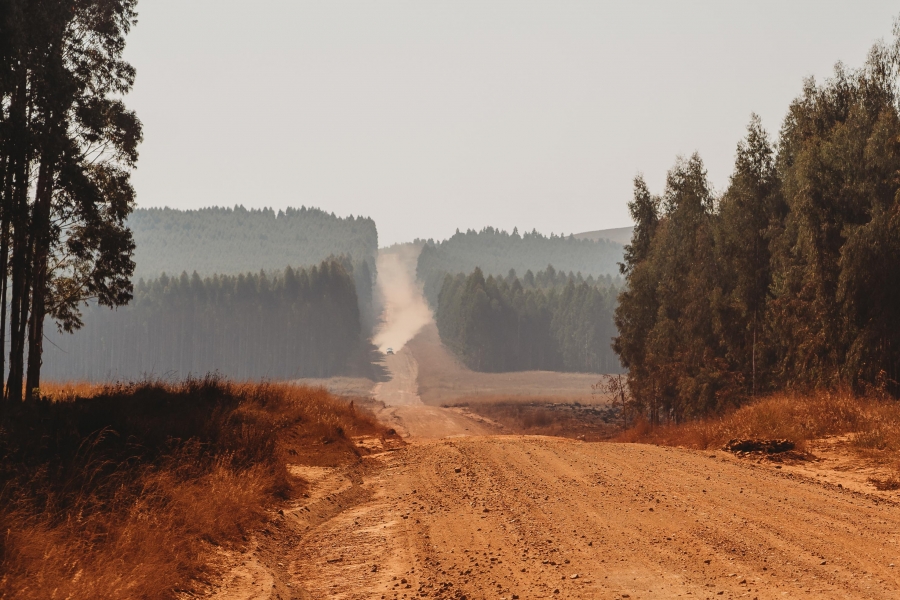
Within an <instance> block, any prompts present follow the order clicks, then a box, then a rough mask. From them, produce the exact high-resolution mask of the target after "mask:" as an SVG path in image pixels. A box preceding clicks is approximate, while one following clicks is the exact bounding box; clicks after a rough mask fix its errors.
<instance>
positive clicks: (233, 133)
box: [126, 0, 900, 246]
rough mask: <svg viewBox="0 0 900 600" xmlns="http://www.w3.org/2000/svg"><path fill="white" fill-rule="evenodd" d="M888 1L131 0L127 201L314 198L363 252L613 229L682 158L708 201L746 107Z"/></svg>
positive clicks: (882, 26) (823, 74)
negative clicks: (355, 232) (365, 242)
mask: <svg viewBox="0 0 900 600" xmlns="http://www.w3.org/2000/svg"><path fill="white" fill-rule="evenodd" d="M898 6H900V5H898V4H897V3H896V2H887V1H865V0H857V1H856V2H847V1H844V2H830V1H823V0H818V1H806V0H803V1H800V0H791V1H785V0H780V1H777V2H775V1H771V2H770V1H767V0H757V1H755V2H730V1H729V2H726V1H722V0H718V1H716V2H690V1H681V2H672V1H671V0H668V1H654V2H650V1H645V2H641V1H632V2H615V3H613V2H600V1H592V2H567V1H561V0H554V1H552V2H551V1H546V2H533V1H531V0H515V1H509V2H497V1H491V0H480V1H477V2H476V1H459V0H457V1H454V2H439V1H434V0H428V1H422V0H419V1H416V2H388V1H377V2H376V1H371V0H366V1H359V2H347V1H341V0H327V1H297V0H293V1H290V2H288V1H284V0H255V1H254V2H252V3H250V2H236V1H234V0H215V1H213V0H191V1H190V2H184V1H183V0H153V1H148V0H144V1H143V2H141V3H140V4H139V6H138V9H139V23H138V25H137V27H136V28H135V29H134V30H133V31H132V33H131V34H130V36H129V38H128V46H127V49H126V57H127V58H128V59H129V60H130V61H131V63H132V64H133V65H134V66H135V67H136V69H137V80H136V84H135V87H134V90H133V91H132V93H131V94H130V95H129V96H128V98H127V99H126V102H127V104H128V105H129V106H130V107H131V108H132V109H134V110H136V111H137V113H138V116H139V118H140V119H141V120H142V122H143V124H144V142H143V144H142V145H141V149H140V152H141V156H140V159H139V162H138V169H137V171H136V172H135V174H134V177H133V182H134V185H135V187H136V189H137V194H138V206H140V207H151V206H170V207H174V208H181V209H190V208H200V207H205V206H234V205H236V204H241V205H243V206H245V207H247V208H250V207H255V208H259V207H264V206H266V207H273V208H275V209H279V208H284V207H287V206H301V205H305V206H316V207H319V208H322V209H324V210H327V211H330V212H334V213H335V214H337V215H338V216H347V215H351V214H352V215H366V216H370V217H372V218H373V219H375V222H376V224H377V226H378V231H379V243H380V245H382V246H385V245H389V244H392V243H396V242H405V241H411V240H413V239H415V238H434V239H444V238H447V237H449V236H450V235H452V234H453V233H454V231H455V230H456V229H457V228H459V229H461V230H465V229H469V228H472V229H481V228H482V227H485V226H488V225H490V226H494V227H500V228H502V229H506V230H511V229H512V228H513V227H515V226H517V227H518V228H519V230H520V231H525V230H527V231H531V230H532V229H537V230H538V231H540V232H543V233H545V234H546V233H551V232H553V233H566V234H568V233H578V232H582V231H591V230H596V229H605V228H612V227H622V226H626V225H630V224H631V221H630V218H629V215H628V208H627V202H628V201H629V200H630V198H631V195H632V183H633V180H634V177H635V176H636V175H638V174H643V175H644V177H645V178H646V180H647V182H648V184H649V185H650V188H651V190H652V191H654V192H661V191H662V188H663V185H664V182H665V176H666V171H667V170H668V169H670V168H671V167H672V165H673V164H674V162H675V159H676V157H677V156H678V155H684V156H687V155H690V154H692V153H693V152H695V151H696V152H699V154H700V156H701V157H702V158H703V160H704V162H705V164H706V167H707V169H708V173H709V177H710V180H711V182H712V183H713V185H714V187H715V188H716V189H717V190H719V191H721V190H723V189H724V188H725V186H727V184H728V177H729V175H730V173H731V170H732V166H733V162H734V154H735V147H736V145H737V142H738V141H739V140H740V139H741V137H742V136H743V135H744V133H745V130H746V126H747V123H748V122H749V120H750V115H751V113H754V112H755V113H757V114H759V115H760V117H761V118H762V120H763V124H764V125H765V126H766V128H767V129H768V130H769V132H770V134H771V135H772V137H773V138H774V137H775V135H776V134H777V132H778V129H779V127H780V126H781V122H782V120H783V118H784V116H785V114H786V111H787V108H788V106H789V104H790V102H791V100H792V99H793V98H795V97H796V96H797V95H798V94H799V93H800V91H801V87H802V84H803V80H804V78H806V77H810V76H812V77H815V78H816V79H817V80H819V81H822V80H823V79H825V78H827V77H828V76H829V75H830V73H831V72H832V70H833V67H834V64H835V63H836V62H838V61H843V62H844V63H845V64H846V65H848V66H850V67H856V66H859V65H861V64H862V63H863V62H864V60H865V57H866V53H867V52H868V49H869V48H870V47H871V45H872V44H873V43H874V42H875V41H876V40H878V39H884V40H886V41H888V40H890V39H891V38H892V33H891V32H892V25H893V22H894V20H895V18H896V17H897V16H898V14H900V7H898Z"/></svg>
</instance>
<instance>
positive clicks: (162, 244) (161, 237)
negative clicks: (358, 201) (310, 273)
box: [127, 206, 378, 328]
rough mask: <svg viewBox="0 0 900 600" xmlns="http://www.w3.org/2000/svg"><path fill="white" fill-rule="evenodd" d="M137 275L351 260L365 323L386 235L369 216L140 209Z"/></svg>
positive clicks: (134, 226)
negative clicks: (382, 238)
mask: <svg viewBox="0 0 900 600" xmlns="http://www.w3.org/2000/svg"><path fill="white" fill-rule="evenodd" d="M127 225H128V227H130V228H131V230H132V232H133V235H134V242H135V244H136V248H135V251H134V262H135V267H134V278H135V280H138V279H140V278H145V279H154V278H157V277H159V276H160V275H162V274H163V273H166V274H167V275H168V276H170V277H171V276H173V275H174V276H177V275H178V274H180V273H182V272H187V273H193V272H194V271H196V272H197V274H198V275H200V277H209V276H212V275H215V274H217V275H238V274H241V273H257V272H259V271H260V270H265V271H272V272H281V271H283V270H284V269H285V268H286V267H289V266H290V267H294V268H297V267H310V266H312V265H316V264H318V263H320V262H321V261H323V260H326V259H328V258H329V257H339V256H345V257H350V259H351V260H352V262H353V276H354V281H355V283H356V288H357V294H358V296H359V299H360V310H361V315H362V318H363V324H364V326H366V327H367V328H370V327H371V325H372V324H373V323H374V318H375V315H374V313H373V308H372V288H373V285H374V283H375V260H376V257H377V254H378V231H377V228H376V227H375V222H374V221H373V220H372V219H371V218H368V217H354V216H350V217H346V218H341V217H336V216H335V215H334V214H333V213H327V212H325V211H323V210H320V209H318V208H307V207H300V208H287V209H285V210H283V211H282V210H279V211H277V212H276V211H274V210H272V209H271V208H263V209H246V208H244V207H242V206H236V207H234V208H219V207H211V208H202V209H199V210H176V209H172V208H147V209H136V210H135V211H134V212H133V213H132V214H131V216H130V217H129V218H128V222H127Z"/></svg>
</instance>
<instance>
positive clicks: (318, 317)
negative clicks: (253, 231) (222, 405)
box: [46, 260, 369, 381]
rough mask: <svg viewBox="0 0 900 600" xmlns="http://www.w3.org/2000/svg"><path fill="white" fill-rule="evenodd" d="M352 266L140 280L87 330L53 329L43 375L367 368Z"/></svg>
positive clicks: (326, 372) (304, 373)
mask: <svg viewBox="0 0 900 600" xmlns="http://www.w3.org/2000/svg"><path fill="white" fill-rule="evenodd" d="M348 268H349V263H346V262H344V263H343V264H342V262H341V261H338V260H327V261H324V262H322V263H321V264H319V265H317V266H313V267H311V268H309V269H293V268H291V267H288V268H286V269H285V270H284V271H282V272H280V273H265V272H262V273H245V274H241V275H214V276H213V277H207V278H201V277H200V276H199V275H198V274H197V273H196V272H195V273H193V275H190V276H189V275H188V274H187V273H185V272H183V273H182V274H181V276H179V277H169V276H167V275H165V274H163V275H161V276H160V277H158V278H154V279H151V280H143V279H141V280H140V281H139V282H138V284H137V285H136V286H135V290H134V300H133V301H132V302H131V303H130V304H129V305H128V306H125V307H122V308H120V309H119V310H117V311H115V312H110V311H107V310H103V309H102V307H99V306H96V305H92V306H91V307H89V308H88V309H86V311H85V317H84V318H85V323H86V325H87V327H85V329H84V330H83V331H79V332H77V333H76V334H75V335H66V336H63V335H60V334H55V335H51V337H50V340H51V342H52V346H51V347H50V348H48V350H47V366H46V371H47V374H48V375H49V376H50V377H53V378H56V379H76V380H87V381H109V380H134V379H138V378H141V377H144V376H152V377H163V378H167V377H179V378H181V377H186V376H189V375H194V376H203V375H205V374H206V373H210V372H218V373H221V374H223V375H226V376H228V377H232V378H236V379H259V378H278V379H292V378H297V377H329V376H332V375H338V374H340V375H344V374H348V373H351V372H355V370H356V371H360V370H364V369H365V367H366V364H367V360H366V359H367V358H368V356H367V352H368V348H369V344H368V341H367V339H366V337H365V335H364V334H363V331H362V327H361V323H360V315H359V308H358V304H357V298H356V289H355V285H354V283H353V278H352V274H351V273H350V272H349V271H348ZM360 374H365V373H360Z"/></svg>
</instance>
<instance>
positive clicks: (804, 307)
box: [615, 31, 900, 422]
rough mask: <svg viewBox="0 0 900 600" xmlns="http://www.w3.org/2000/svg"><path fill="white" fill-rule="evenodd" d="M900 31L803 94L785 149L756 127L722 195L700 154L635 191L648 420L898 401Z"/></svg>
mask: <svg viewBox="0 0 900 600" xmlns="http://www.w3.org/2000/svg"><path fill="white" fill-rule="evenodd" d="M898 82H900V31H898V37H897V40H896V42H895V44H894V46H892V47H886V46H883V45H876V46H875V47H874V48H873V50H872V51H871V52H870V54H869V59H868V61H867V63H866V65H865V66H864V67H863V68H862V69H859V70H857V71H850V70H847V69H846V68H845V67H843V66H842V65H838V66H837V67H836V69H835V74H834V77H833V78H832V79H830V80H828V81H826V82H825V83H824V84H823V85H817V84H816V83H815V82H813V81H811V80H810V81H807V82H806V83H805V85H804V89H803V93H802V95H801V96H800V97H799V98H797V99H796V100H795V101H794V102H793V103H792V104H791V107H790V110H789V112H788V115H787V117H786V119H785V122H784V125H783V126H782V128H781V134H780V139H779V143H778V146H777V152H776V151H775V149H773V146H772V144H771V143H770V142H769V140H768V136H767V135H766V132H765V131H764V130H763V128H762V126H761V124H760V122H759V119H758V118H757V117H756V116H755V115H754V116H753V118H752V119H751V123H750V126H749V127H748V132H747V137H746V139H745V140H744V141H742V142H741V143H740V144H739V145H738V149H737V158H736V160H735V169H734V174H733V175H732V177H731V181H730V185H729V187H728V189H727V190H726V191H725V193H724V194H723V195H722V196H721V197H719V198H715V197H714V196H713V195H712V193H711V192H710V188H709V185H708V183H707V182H706V174H705V172H704V170H703V165H702V162H701V161H700V159H699V157H697V156H694V157H692V158H691V159H689V160H687V161H683V160H679V162H678V163H677V164H676V165H675V167H674V168H673V169H672V171H670V173H669V177H668V180H667V184H666V190H665V193H664V194H663V196H662V197H661V198H660V197H653V196H652V195H650V194H649V192H648V191H647V189H646V186H645V185H644V184H643V181H641V180H640V179H639V180H637V181H636V184H635V196H634V201H633V202H632V203H631V204H630V205H629V206H630V208H631V212H632V216H633V218H634V219H635V222H636V223H637V225H636V228H635V234H634V240H633V241H632V244H631V245H629V246H627V247H626V250H625V261H624V264H623V265H622V273H623V274H625V275H626V277H627V287H626V289H625V290H623V291H622V292H621V294H620V296H619V306H618V308H617V310H616V325H617V327H618V330H619V336H618V337H617V338H616V341H615V349H616V351H617V352H618V353H619V356H620V357H621V359H622V363H623V364H624V365H625V366H626V367H627V368H628V369H629V377H630V380H629V385H630V387H631V391H632V393H633V394H634V396H635V399H636V401H637V403H638V404H639V405H640V407H641V408H642V410H644V411H645V413H646V414H647V416H648V417H649V418H650V420H651V422H657V421H659V420H661V419H671V420H675V421H678V420H681V419H684V418H689V417H693V416H697V415H701V414H704V413H708V412H711V411H715V410H718V409H721V408H722V407H724V406H726V405H729V404H735V403H738V402H740V401H741V399H743V398H746V397H748V396H752V395H754V394H756V393H758V392H760V391H774V390H782V389H810V388H834V387H840V386H850V387H851V388H854V389H856V390H860V391H862V390H866V389H871V388H873V387H874V388H878V389H881V390H887V391H889V392H890V393H892V394H894V395H898V394H900V384H898V383H897V381H898V380H900V283H898V281H900V279H898V277H897V265H898V264H900V106H898V99H900V96H898Z"/></svg>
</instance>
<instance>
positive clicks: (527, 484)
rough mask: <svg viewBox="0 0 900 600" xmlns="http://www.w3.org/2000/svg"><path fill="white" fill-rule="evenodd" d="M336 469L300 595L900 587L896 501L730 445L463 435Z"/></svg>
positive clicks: (295, 569)
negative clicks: (743, 454)
mask: <svg viewBox="0 0 900 600" xmlns="http://www.w3.org/2000/svg"><path fill="white" fill-rule="evenodd" d="M331 477H332V479H333V480H335V481H338V480H340V481H345V483H346V485H345V492H344V494H345V497H342V496H341V494H337V495H333V496H332V497H331V499H330V500H328V501H326V500H318V501H315V502H312V503H311V504H312V506H306V507H304V506H301V507H298V509H297V510H295V511H293V512H292V513H291V514H289V515H288V516H287V517H286V520H287V521H290V522H291V523H293V524H294V525H293V526H294V527H295V528H296V530H297V531H298V532H302V533H298V535H299V537H298V539H297V545H296V546H295V547H294V548H293V550H292V552H291V553H290V554H288V555H286V556H284V559H283V560H284V561H286V564H285V573H284V575H285V577H286V578H289V581H290V584H291V586H290V587H289V588H286V589H289V590H292V594H296V595H295V596H294V597H306V598H381V597H384V598H412V597H432V598H464V597H465V598H507V599H511V598H516V597H518V598H674V597H679V596H681V597H692V598H720V597H721V598H740V597H747V598H760V599H762V598H795V597H810V598H848V597H850V598H897V597H900V572H898V569H897V568H896V567H895V566H894V565H900V508H898V506H897V505H896V504H894V503H889V502H885V501H884V500H879V499H878V498H875V497H869V496H864V495H861V494H857V493H853V492H849V491H845V490H842V489H839V488H837V487H836V486H831V485H830V484H826V483H822V482H819V481H816V480H814V479H806V478H800V477H797V476H796V475H793V474H791V473H786V472H784V470H783V469H781V470H779V469H776V468H774V467H773V466H770V465H766V466H762V465H757V464H755V463H750V462H744V461H742V460H740V459H736V458H734V457H732V456H731V455H726V454H725V453H721V452H717V453H710V452H697V451H688V450H678V449H669V448H658V447H652V446H640V445H619V444H603V443H599V444H587V443H581V442H577V441H571V440H562V439H555V438H534V437H531V438H528V437H492V438H459V439H455V440H442V441H428V442H424V443H415V444H412V445H410V446H408V447H407V448H405V449H403V450H401V451H399V452H392V453H388V454H385V455H381V456H377V457H374V458H369V459H367V460H366V461H364V466H362V467H359V468H358V469H357V470H356V471H355V472H353V473H350V474H339V473H334V474H332V476H331ZM331 485H332V487H333V485H334V484H333V482H332V484H331ZM342 502H345V503H346V507H345V508H344V509H343V510H341V511H339V512H337V513H336V514H334V515H333V516H332V517H331V518H329V519H327V520H324V521H321V522H319V521H317V520H316V518H315V515H316V514H317V511H318V510H320V509H321V508H322V507H321V505H323V504H324V505H325V506H326V507H327V508H328V509H329V510H330V509H331V508H333V507H334V506H335V504H340V503H342ZM309 519H313V521H308V520H309ZM307 525H308V526H309V529H305V527H306V526H307ZM301 590H302V592H301Z"/></svg>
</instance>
